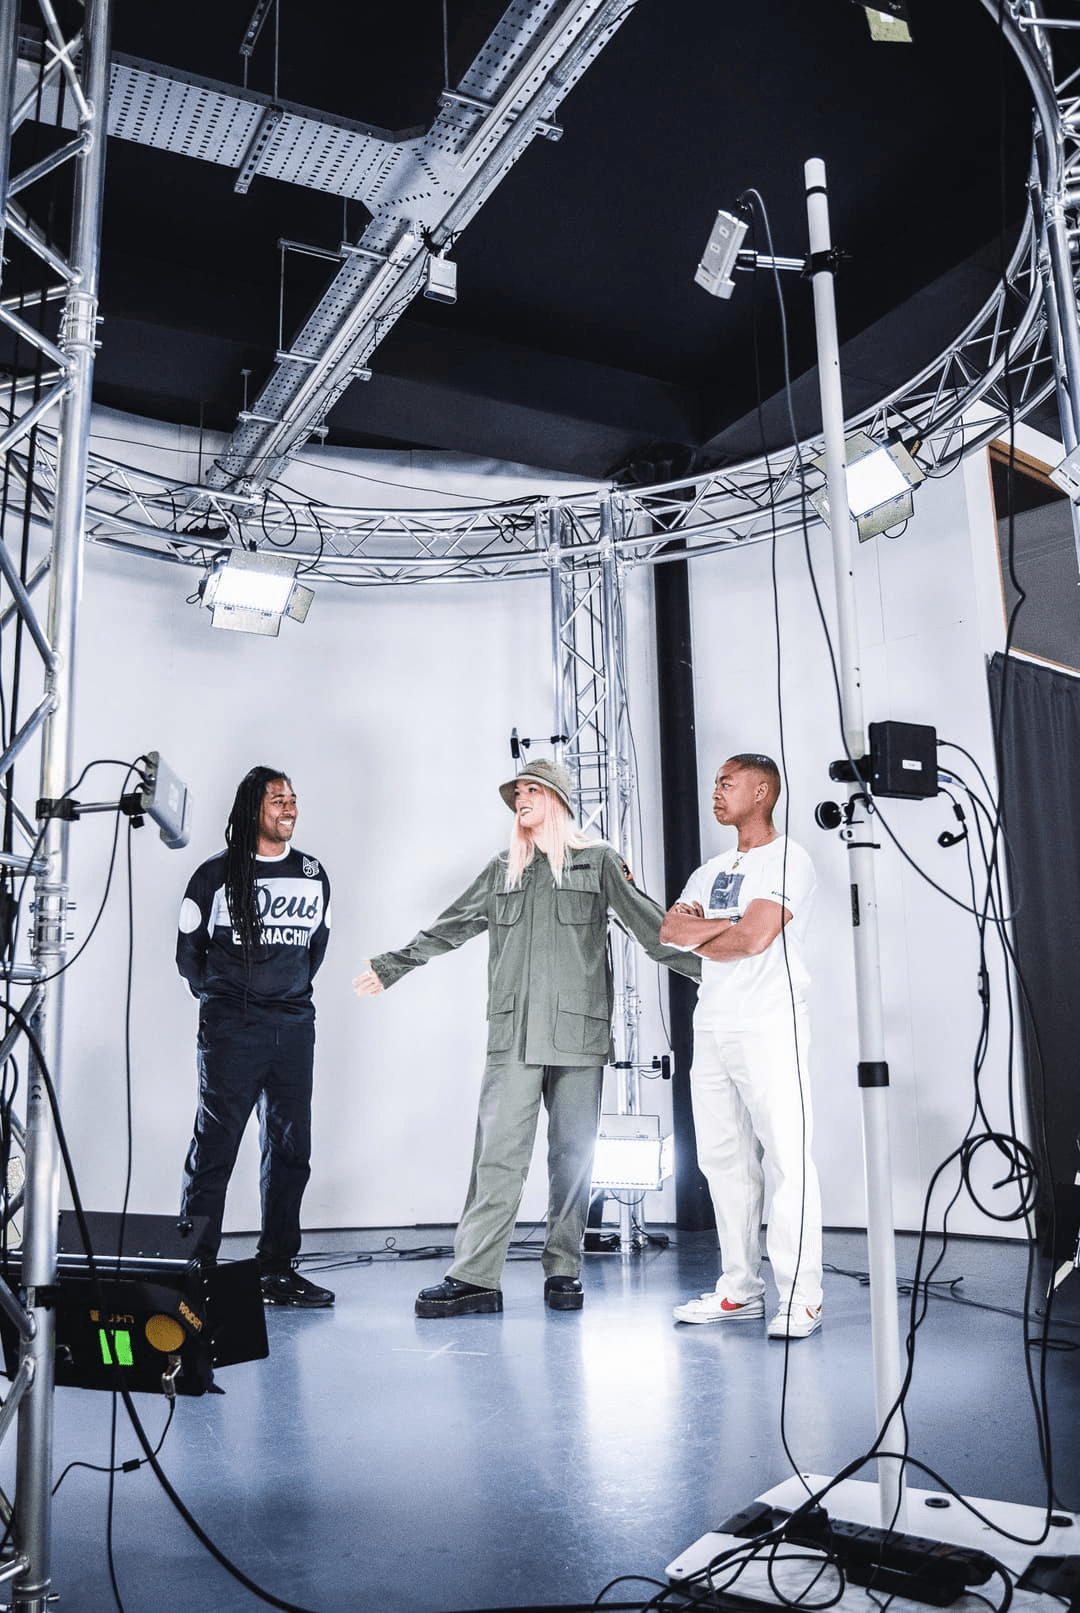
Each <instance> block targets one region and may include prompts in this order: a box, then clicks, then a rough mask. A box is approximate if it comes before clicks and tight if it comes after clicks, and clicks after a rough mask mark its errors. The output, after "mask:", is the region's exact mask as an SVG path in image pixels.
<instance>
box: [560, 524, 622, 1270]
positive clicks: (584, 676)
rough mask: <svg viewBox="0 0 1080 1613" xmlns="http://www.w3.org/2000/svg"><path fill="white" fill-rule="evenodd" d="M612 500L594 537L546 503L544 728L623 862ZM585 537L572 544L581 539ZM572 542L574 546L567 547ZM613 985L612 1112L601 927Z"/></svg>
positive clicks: (618, 603)
mask: <svg viewBox="0 0 1080 1613" xmlns="http://www.w3.org/2000/svg"><path fill="white" fill-rule="evenodd" d="M621 514H622V507H621V505H620V504H619V503H618V502H617V501H616V500H614V499H612V498H604V499H602V500H601V502H600V507H599V521H600V531H599V544H598V545H597V546H593V544H592V542H591V535H590V534H588V533H585V532H583V531H581V530H580V529H579V528H578V527H577V526H576V524H575V522H574V520H573V516H572V514H570V513H568V512H567V511H566V510H565V509H560V508H558V507H556V508H554V509H553V510H552V514H551V521H550V528H549V537H550V545H549V549H548V564H549V566H550V571H551V640H552V666H553V671H554V683H555V689H554V721H555V726H554V730H553V732H554V733H555V734H556V735H560V736H562V737H561V739H560V740H559V741H558V742H557V745H558V749H559V750H560V752H561V757H562V761H563V762H564V764H565V766H566V767H567V769H568V770H569V773H570V777H571V780H572V782H573V785H574V797H575V802H576V805H577V808H578V815H579V817H580V820H581V823H582V825H583V826H584V827H586V828H588V829H592V830H594V831H595V832H596V833H597V834H599V835H600V836H601V837H602V838H603V839H605V840H607V841H609V842H610V844H611V845H613V846H614V847H615V849H616V850H617V851H618V852H619V854H620V855H621V856H622V858H623V860H624V861H625V862H626V863H627V865H628V866H629V867H630V868H631V869H633V868H634V867H636V866H637V858H636V855H635V853H636V851H637V849H638V848H637V843H636V842H637V794H636V780H635V777H634V747H633V737H632V734H631V729H630V712H629V706H628V697H627V685H626V667H627V654H626V626H625V618H624V612H623V604H622V576H623V572H624V570H625V565H626V562H625V561H624V560H622V559H621V558H620V557H619V555H618V553H617V548H616V539H617V537H618V535H619V534H618V533H617V531H616V523H617V521H618V520H619V519H620V517H621ZM583 539H584V540H586V541H585V547H584V552H582V540H583ZM575 550H577V551H578V552H575ZM610 948H611V966H612V974H613V978H614V985H615V1013H614V1019H613V1024H612V1029H613V1038H614V1044H615V1065H614V1068H615V1074H616V1079H617V1088H616V1105H617V1113H619V1114H623V1115H632V1114H638V1113H640V1068H641V1066H640V1063H639V1048H638V1022H639V1020H640V1017H641V999H640V997H639V995H638V989H637V953H636V950H635V943H634V942H633V941H632V940H631V938H630V936H629V935H627V934H626V932H625V931H624V930H623V929H622V928H621V927H620V926H618V925H614V924H613V925H611V926H610ZM618 1202H619V1244H620V1248H621V1249H622V1251H623V1253H628V1252H629V1251H630V1250H631V1249H632V1248H634V1247H635V1245H636V1242H637V1241H638V1239H639V1238H640V1234H639V1233H638V1232H636V1230H635V1227H634V1221H633V1217H632V1214H631V1208H632V1207H631V1204H630V1202H629V1201H628V1200H627V1199H626V1198H625V1196H624V1197H621V1198H620V1199H619V1201H618Z"/></svg>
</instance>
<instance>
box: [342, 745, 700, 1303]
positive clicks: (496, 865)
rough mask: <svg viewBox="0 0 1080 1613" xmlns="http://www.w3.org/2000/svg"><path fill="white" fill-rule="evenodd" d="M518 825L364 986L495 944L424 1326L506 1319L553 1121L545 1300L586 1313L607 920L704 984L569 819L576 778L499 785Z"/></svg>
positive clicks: (646, 901)
mask: <svg viewBox="0 0 1080 1613" xmlns="http://www.w3.org/2000/svg"><path fill="white" fill-rule="evenodd" d="M499 793H500V795H501V796H502V798H503V800H504V801H505V803H506V805H507V806H508V807H509V808H510V810H511V812H512V813H513V814H514V827H513V830H512V833H511V839H510V850H509V852H502V853H501V854H500V855H498V856H496V857H493V858H492V859H491V861H490V862H489V863H488V864H487V866H486V867H485V868H484V869H482V870H481V872H480V874H479V875H478V876H477V877H476V879H474V880H473V882H472V884H471V885H470V886H469V888H468V890H467V891H465V892H464V894H463V895H461V896H460V897H459V898H458V899H457V901H456V902H454V903H452V905H451V906H450V907H448V908H447V909H446V911H445V912H444V913H442V914H441V915H440V916H439V917H438V918H437V919H436V920H435V922H434V924H432V925H430V926H429V927H428V928H427V929H425V930H421V932H420V934H419V935H417V936H415V937H414V938H413V940H411V941H410V942H409V944H408V945H407V946H404V947H402V948H400V950H399V951H396V952H383V953H381V954H380V955H379V956H378V957H374V958H372V959H371V961H370V963H369V964H368V966H367V968H366V969H365V970H364V972H363V973H362V974H360V975H359V976H358V977H357V978H356V980H354V982H353V987H354V989H355V991H356V992H357V994H358V995H359V996H361V997H374V996H377V995H378V994H379V993H380V992H382V991H384V990H385V989H386V988H387V987H388V986H392V985H393V984H394V982H395V981H396V980H400V979H401V977H402V975H404V974H407V973H408V972H409V970H410V969H415V968H416V967H417V966H418V965H419V964H422V963H427V961H428V959H429V958H434V957H438V956H439V954H440V953H443V952H449V951H450V950H451V948H453V947H459V946H461V945H462V943H463V942H465V941H467V940H469V938H470V936H474V935H481V934H483V932H484V931H485V930H486V931H487V934H488V946H489V962H488V1050H487V1065H486V1067H485V1069H484V1077H483V1081H482V1083H481V1087H480V1112H479V1114H478V1116H477V1122H476V1148H475V1152H474V1154H473V1167H472V1178H471V1180H470V1182H469V1190H468V1194H467V1196H466V1199H465V1208H464V1210H463V1211H462V1215H461V1220H460V1222H459V1223H458V1229H457V1233H456V1236H455V1238H454V1260H453V1264H452V1265H451V1267H450V1270H449V1271H448V1272H447V1275H446V1278H445V1280H444V1281H443V1282H441V1283H438V1284H436V1285H435V1286H434V1287H432V1288H424V1289H422V1290H421V1292H420V1294H419V1296H418V1298H417V1301H416V1314H417V1316H426V1317H436V1316H483V1315H490V1314H491V1313H493V1312H497V1311H501V1310H502V1308H503V1301H502V1290H501V1289H500V1287H499V1279H500V1274H501V1272H502V1268H503V1262H504V1261H505V1259H506V1253H507V1250H508V1248H509V1246H510V1239H511V1236H512V1235H513V1230H514V1222H515V1219H516V1216H517V1210H518V1205H519V1204H520V1202H521V1195H522V1190H523V1188H524V1186H525V1178H526V1175H527V1173H528V1169H529V1161H530V1159H531V1156H532V1148H533V1139H534V1137H535V1136H536V1123H537V1119H538V1116H539V1112H540V1104H541V1102H543V1104H544V1106H545V1108H546V1109H547V1115H548V1215H547V1236H546V1238H545V1240H544V1254H543V1266H544V1273H545V1282H544V1301H545V1303H546V1304H547V1306H548V1307H549V1309H551V1310H556V1311H577V1310H580V1309H581V1307H582V1305H583V1304H584V1302H585V1296H584V1292H583V1290H582V1286H581V1281H580V1279H579V1276H578V1273H579V1272H580V1270H581V1238H582V1233H583V1232H584V1230H585V1217H586V1212H587V1209H588V1203H589V1187H590V1183H591V1177H592V1162H593V1150H594V1146H595V1143H596V1127H597V1120H598V1117H599V1110H600V1089H601V1083H602V1082H603V1077H604V1064H605V1063H606V1062H608V1061H610V1059H611V1058H612V1056H613V1054H612V1045H611V1013H612V1008H613V1007H614V994H613V988H612V976H611V965H610V962H609V960H608V913H609V912H611V913H613V914H614V915H615V918H616V920H617V921H618V922H619V923H620V924H622V925H624V926H625V928H626V929H627V930H628V931H629V932H630V933H631V934H632V935H633V936H634V938H635V940H637V941H638V942H639V943H640V945H641V946H642V947H643V948H644V949H645V951H646V952H647V953H648V955H649V957H650V958H655V960H656V961H657V962H658V963H666V964H667V965H668V967H669V968H672V969H678V970H680V971H681V972H682V973H683V974H688V975H690V976H691V977H692V978H693V979H695V980H697V979H699V978H700V975H701V965H700V963H699V961H698V959H697V958H695V957H692V956H689V955H688V954H687V953H686V952H682V951H673V950H670V949H669V948H667V947H663V946H661V945H660V942H659V933H660V922H661V919H662V918H663V916H664V915H663V910H662V909H661V908H660V907H659V906H658V904H657V903H656V902H654V901H653V900H652V898H651V897H649V896H646V895H645V893H644V892H643V891H639V890H638V889H637V887H636V885H635V884H634V882H633V880H632V879H631V877H630V871H629V869H628V868H627V866H626V864H625V863H624V862H623V860H622V858H621V857H620V856H619V854H618V852H617V851H614V850H613V849H612V847H611V846H607V845H604V844H603V842H601V841H590V840H587V839H586V837H585V835H584V834H582V832H581V830H580V829H579V828H578V826H577V824H576V823H575V822H574V819H573V817H572V816H571V811H570V775H569V774H568V773H567V771H566V769H565V768H563V767H560V766H559V765H558V764H557V763H556V762H552V761H549V760H548V758H547V757H546V756H541V757H538V758H537V760H536V761H535V762H533V763H532V764H531V765H530V766H528V767H526V768H525V769H524V770H523V771H522V772H521V773H519V774H518V775H517V777H516V778H512V779H508V780H507V782H506V783H505V784H502V785H500V786H499Z"/></svg>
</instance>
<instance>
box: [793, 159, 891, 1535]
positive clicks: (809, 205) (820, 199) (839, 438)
mask: <svg viewBox="0 0 1080 1613" xmlns="http://www.w3.org/2000/svg"><path fill="white" fill-rule="evenodd" d="M804 174H805V179H806V210H807V219H808V222H809V228H810V254H811V258H810V261H811V271H812V280H813V290H814V322H815V326H816V331H817V354H818V385H819V389H820V394H821V419H822V426H823V428H824V436H825V461H826V477H827V482H828V496H829V522H830V526H831V529H832V554H833V574H834V578H835V584H836V602H837V616H838V622H839V635H838V636H839V649H840V676H841V706H842V714H843V725H844V743H845V745H846V747H847V752H848V756H849V757H850V758H852V759H858V758H859V757H862V756H865V755H866V749H867V747H866V744H865V732H864V726H863V706H862V677H861V667H860V650H859V630H858V618H857V614H856V606H855V582H854V573H853V571H852V536H853V528H854V522H853V520H852V518H851V515H850V513H849V506H848V498H847V461H846V456H845V449H844V406H843V398H842V394H841V387H840V347H839V341H838V337H837V328H836V296H835V285H834V282H835V273H834V270H833V267H832V262H833V260H832V257H831V253H832V240H831V235H830V226H829V198H828V191H827V188H826V183H825V164H824V163H823V162H822V161H821V160H820V158H817V157H812V158H811V159H810V161H809V162H807V164H806V165H805V169H804ZM868 788H869V787H868V786H867V785H865V784H863V783H860V781H859V780H858V779H857V778H856V779H855V780H853V782H852V783H851V784H849V786H848V799H849V802H851V803H852V817H851V822H852V824H853V825H855V824H858V823H861V824H862V827H861V829H859V828H856V832H855V833H854V834H853V835H852V837H851V839H850V840H849V841H848V843H847V847H848V853H849V855H850V857H851V903H852V923H853V935H854V942H855V995H856V1001H857V1005H858V1028H859V1093H860V1097H861V1101H862V1128H863V1154H864V1165H865V1171H866V1239H867V1257H868V1263H869V1269H870V1324H871V1340H872V1348H873V1358H874V1405H875V1411H876V1415H877V1426H878V1429H879V1440H880V1449H881V1450H882V1451H885V1452H897V1453H901V1452H903V1451H904V1450H905V1449H906V1431H905V1429H904V1422H903V1416H902V1413H901V1412H900V1411H899V1410H898V1409H895V1408H896V1404H897V1399H898V1396H899V1393H900V1382H901V1377H900V1342H899V1320H898V1317H897V1310H896V1242H895V1235H894V1226H893V1205H892V1166H891V1161H890V1158H889V1114H888V1107H887V1105H888V1096H889V1067H888V1065H887V1064H886V1062H885V1035H884V1028H883V1016H882V1008H881V962H880V956H879V950H878V928H877V894H876V891H875V887H874V851H875V849H876V848H875V847H874V846H873V845H872V844H871V837H870V823H868V822H867V818H868V813H867V812H866V811H865V810H863V811H861V812H860V810H859V809H860V808H865V806H866V799H867V791H868ZM871 823H872V820H871ZM878 1485H879V1490H880V1498H881V1522H882V1527H883V1528H894V1527H897V1528H903V1525H904V1488H903V1462H902V1460H900V1459H899V1458H898V1457H896V1458H890V1457H885V1458H881V1459H879V1461H878Z"/></svg>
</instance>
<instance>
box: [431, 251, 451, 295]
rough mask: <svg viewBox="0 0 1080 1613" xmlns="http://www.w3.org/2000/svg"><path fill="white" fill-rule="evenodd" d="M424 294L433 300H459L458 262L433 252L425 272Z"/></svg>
mask: <svg viewBox="0 0 1080 1613" xmlns="http://www.w3.org/2000/svg"><path fill="white" fill-rule="evenodd" d="M424 296H425V297H430V299H431V301H432V302H457V264H456V263H455V262H454V260H453V259H452V258H441V257H439V256H438V255H437V254H435V253H433V254H432V256H431V257H429V258H428V260H427V269H426V271H425V274H424Z"/></svg>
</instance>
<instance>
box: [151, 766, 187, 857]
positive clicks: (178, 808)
mask: <svg viewBox="0 0 1080 1613" xmlns="http://www.w3.org/2000/svg"><path fill="white" fill-rule="evenodd" d="M138 810H139V812H140V813H142V812H145V813H146V815H147V817H149V818H152V819H153V821H154V822H155V823H156V824H157V826H158V829H159V831H160V834H161V838H162V840H163V841H164V842H165V844H166V845H167V846H168V848H169V850H170V851H180V850H181V849H182V848H183V847H184V846H186V845H187V843H188V839H189V837H190V834H191V796H190V795H189V794H188V787H187V785H186V784H185V783H183V781H182V780H181V779H179V778H178V777H177V776H176V774H175V773H174V772H173V770H172V768H171V767H170V766H169V765H168V763H167V762H165V761H163V760H162V757H161V753H160V752H159V751H156V750H152V751H148V752H147V754H146V768H145V771H144V774H143V784H142V788H141V789H140V790H139V791H138Z"/></svg>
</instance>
